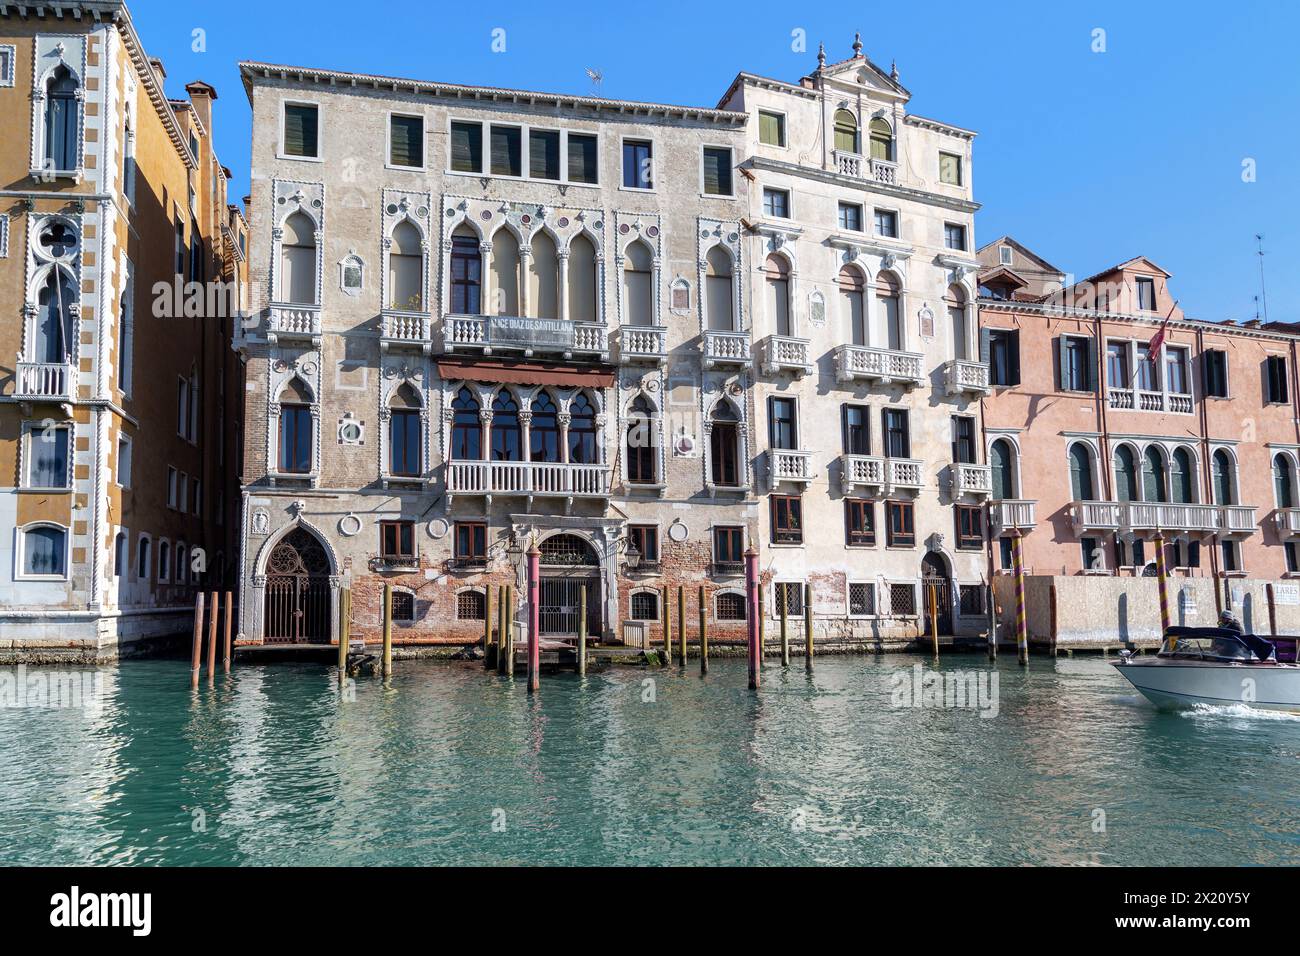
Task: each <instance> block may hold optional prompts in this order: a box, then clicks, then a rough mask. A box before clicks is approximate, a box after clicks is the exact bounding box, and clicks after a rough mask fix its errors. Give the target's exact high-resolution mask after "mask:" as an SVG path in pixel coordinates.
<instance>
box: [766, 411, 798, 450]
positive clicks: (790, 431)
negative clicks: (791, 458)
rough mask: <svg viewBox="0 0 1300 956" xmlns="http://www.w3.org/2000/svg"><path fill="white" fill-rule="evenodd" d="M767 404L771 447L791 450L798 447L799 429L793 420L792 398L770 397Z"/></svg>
mask: <svg viewBox="0 0 1300 956" xmlns="http://www.w3.org/2000/svg"><path fill="white" fill-rule="evenodd" d="M769 401H770V402H771V404H770V405H769V406H768V418H769V422H770V425H771V430H772V431H771V435H770V436H769V439H770V441H771V442H772V447H773V448H779V449H782V450H784V451H793V450H795V449H796V448H798V447H799V431H798V427H797V424H796V421H795V404H794V399H793V398H772V399H769Z"/></svg>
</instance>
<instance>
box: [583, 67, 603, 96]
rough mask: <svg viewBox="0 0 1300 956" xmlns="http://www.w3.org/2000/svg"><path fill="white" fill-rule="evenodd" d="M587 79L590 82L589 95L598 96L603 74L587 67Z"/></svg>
mask: <svg viewBox="0 0 1300 956" xmlns="http://www.w3.org/2000/svg"><path fill="white" fill-rule="evenodd" d="M587 79H589V80H591V95H592V96H600V84H601V82H603V81H604V79H605V74H604V73H602V72H600V70H593V69H592V68H591V67H587Z"/></svg>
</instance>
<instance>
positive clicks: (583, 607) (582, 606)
mask: <svg viewBox="0 0 1300 956" xmlns="http://www.w3.org/2000/svg"><path fill="white" fill-rule="evenodd" d="M586 674H587V585H585V584H584V585H583V586H582V590H581V591H580V592H579V593H578V676H579V677H585V676H586Z"/></svg>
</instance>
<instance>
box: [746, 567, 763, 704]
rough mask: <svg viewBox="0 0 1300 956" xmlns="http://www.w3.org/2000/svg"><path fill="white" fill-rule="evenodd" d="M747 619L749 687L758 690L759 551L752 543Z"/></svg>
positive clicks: (760, 676) (748, 568)
mask: <svg viewBox="0 0 1300 956" xmlns="http://www.w3.org/2000/svg"><path fill="white" fill-rule="evenodd" d="M745 603H746V605H747V607H746V613H745V620H746V622H747V624H748V633H749V689H750V690H758V685H759V684H760V683H761V682H762V674H761V672H760V671H761V668H760V662H759V648H758V625H759V620H758V615H759V614H760V609H759V606H758V552H757V551H755V550H754V546H753V545H752V544H751V545H750V546H749V550H748V551H746V552H745Z"/></svg>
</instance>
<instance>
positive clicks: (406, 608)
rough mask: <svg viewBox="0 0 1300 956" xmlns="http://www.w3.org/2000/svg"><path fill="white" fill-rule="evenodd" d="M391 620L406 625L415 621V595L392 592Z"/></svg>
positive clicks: (406, 592) (405, 592)
mask: <svg viewBox="0 0 1300 956" xmlns="http://www.w3.org/2000/svg"><path fill="white" fill-rule="evenodd" d="M393 620H394V621H401V622H403V623H407V624H409V623H410V622H411V621H414V620H415V595H414V594H412V593H411V592H410V591H394V592H393Z"/></svg>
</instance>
